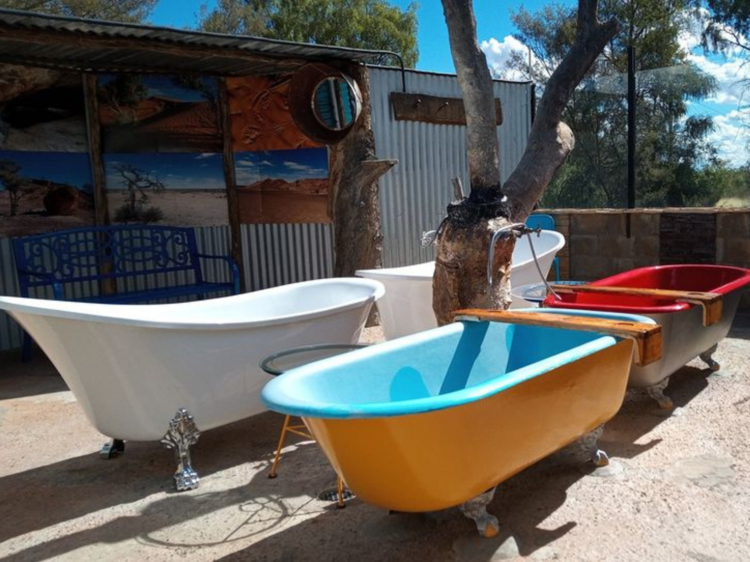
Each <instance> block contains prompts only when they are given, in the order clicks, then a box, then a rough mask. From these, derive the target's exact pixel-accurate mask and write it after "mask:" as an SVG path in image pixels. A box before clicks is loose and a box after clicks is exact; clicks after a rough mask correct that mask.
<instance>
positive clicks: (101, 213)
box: [81, 72, 117, 295]
mask: <svg viewBox="0 0 750 562" xmlns="http://www.w3.org/2000/svg"><path fill="white" fill-rule="evenodd" d="M81 77H82V79H83V99H84V104H85V106H86V132H87V134H88V144H89V161H90V163H91V185H92V190H93V193H92V195H93V197H94V221H95V222H96V225H97V226H104V225H108V224H109V222H110V221H109V203H108V202H107V185H106V180H105V178H106V174H105V170H104V158H103V156H102V152H103V147H102V129H101V123H100V122H99V99H98V97H97V95H96V89H97V82H96V74H92V73H90V72H85V73H83V74H82V75H81ZM97 236H98V241H99V248H104V249H106V248H108V247H109V241H108V240H106V239H104V237H106V236H107V235H106V234H103V233H100V234H98V235H97ZM104 252H105V253H103V254H102V255H99V256H98V257H97V266H98V268H99V273H100V274H101V275H106V274H107V273H110V272H111V271H112V260H111V256H110V255H109V254H108V253H106V252H107V250H104ZM101 253H102V252H101V251H100V254H101ZM99 291H101V293H102V294H103V295H113V294H115V293H116V292H117V283H116V281H115V280H114V279H106V278H105V279H100V280H99Z"/></svg>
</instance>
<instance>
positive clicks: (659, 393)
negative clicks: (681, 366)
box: [646, 377, 674, 410]
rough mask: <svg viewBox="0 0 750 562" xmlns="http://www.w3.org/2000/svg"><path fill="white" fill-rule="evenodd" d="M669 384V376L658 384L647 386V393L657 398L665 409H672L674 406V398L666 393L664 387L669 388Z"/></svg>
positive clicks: (660, 405)
mask: <svg viewBox="0 0 750 562" xmlns="http://www.w3.org/2000/svg"><path fill="white" fill-rule="evenodd" d="M668 384H669V377H667V378H665V379H664V380H663V381H661V382H660V383H658V384H655V385H653V386H647V387H646V394H648V395H649V396H650V397H651V398H653V399H654V400H656V401H657V402H658V403H659V407H660V408H662V409H664V410H671V409H672V408H674V403H673V402H672V399H671V398H670V397H669V396H667V395H665V394H664V389H665V388H667V385H668Z"/></svg>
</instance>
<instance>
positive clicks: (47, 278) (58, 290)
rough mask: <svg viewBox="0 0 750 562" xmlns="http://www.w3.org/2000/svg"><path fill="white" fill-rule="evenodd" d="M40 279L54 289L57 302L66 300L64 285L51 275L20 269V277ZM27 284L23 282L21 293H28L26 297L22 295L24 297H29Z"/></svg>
mask: <svg viewBox="0 0 750 562" xmlns="http://www.w3.org/2000/svg"><path fill="white" fill-rule="evenodd" d="M23 276H26V277H38V278H39V279H42V280H43V281H44V282H45V283H46V284H47V285H50V286H51V287H52V292H53V293H54V295H55V300H58V301H62V300H65V298H64V293H63V287H62V284H61V283H60V282H59V281H58V280H57V279H56V278H55V277H54V276H53V275H50V274H49V273H40V272H38V271H29V270H27V269H19V270H18V277H19V278H20V277H23ZM25 285H26V283H23V282H21V291H22V293H26V294H25V295H23V294H22V296H24V297H28V296H29V294H28V293H29V291H28V287H26V286H25Z"/></svg>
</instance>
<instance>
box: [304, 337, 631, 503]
mask: <svg viewBox="0 0 750 562" xmlns="http://www.w3.org/2000/svg"><path fill="white" fill-rule="evenodd" d="M632 354H633V343H632V342H631V341H629V340H621V341H619V342H618V343H617V344H616V345H614V346H612V347H608V348H606V349H604V350H601V351H598V352H596V353H594V354H592V355H589V356H586V357H583V358H581V359H579V360H577V361H575V362H573V363H569V364H565V365H563V366H561V367H558V368H556V369H553V370H550V371H548V372H546V373H544V374H542V375H539V376H536V377H534V378H531V379H529V380H526V381H524V382H522V383H520V384H518V385H516V386H513V387H511V388H509V389H506V390H504V391H503V392H499V393H497V394H494V395H492V396H489V397H487V398H484V399H482V400H479V401H476V402H470V403H467V404H464V405H461V406H457V407H453V408H447V409H443V410H438V411H433V412H428V413H421V414H412V415H402V416H394V417H379V418H366V419H330V418H304V421H305V423H306V424H307V426H308V427H309V428H310V430H311V431H312V433H313V434H314V436H315V438H316V439H317V441H318V443H319V444H320V446H321V447H322V448H323V450H324V451H325V453H326V455H327V456H328V459H329V460H330V462H331V464H332V465H333V467H334V468H335V470H336V471H337V472H338V474H339V476H341V477H342V478H343V479H344V480H345V482H346V484H347V486H348V487H349V488H350V489H351V490H352V491H353V492H354V493H355V494H357V496H358V497H360V498H361V499H362V500H364V501H366V502H368V503H371V504H373V505H376V506H380V507H382V508H386V509H392V510H397V511H405V512H423V511H433V510H438V509H444V508H448V507H452V506H456V505H459V504H461V503H463V502H465V501H467V500H469V499H471V498H473V497H475V496H477V495H479V494H481V493H482V492H484V491H485V490H488V489H489V488H492V487H493V486H496V485H497V484H499V483H500V482H502V481H504V480H505V479H507V478H509V477H511V476H513V475H514V474H516V473H517V472H520V471H521V470H523V469H524V468H526V467H527V466H530V465H531V464H533V463H535V462H537V461H538V460H540V459H542V458H543V457H545V456H547V455H549V454H551V453H553V452H555V451H557V450H559V449H560V448H562V447H564V446H565V445H568V444H569V443H571V442H573V441H575V440H576V439H578V438H579V437H581V436H583V435H585V434H586V433H588V432H589V431H592V430H594V429H595V428H597V427H598V426H599V425H601V424H603V423H605V422H606V421H608V420H609V419H611V418H612V417H613V416H614V415H615V413H616V412H617V411H618V409H619V408H620V406H621V404H622V400H623V397H624V393H625V387H626V385H627V381H628V373H629V370H630V364H631V357H632Z"/></svg>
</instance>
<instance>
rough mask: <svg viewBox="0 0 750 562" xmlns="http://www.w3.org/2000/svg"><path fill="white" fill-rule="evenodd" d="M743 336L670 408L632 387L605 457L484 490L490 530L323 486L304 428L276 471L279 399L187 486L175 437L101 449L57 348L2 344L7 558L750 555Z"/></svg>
mask: <svg viewBox="0 0 750 562" xmlns="http://www.w3.org/2000/svg"><path fill="white" fill-rule="evenodd" d="M379 337H380V336H379V333H378V331H377V328H376V329H370V330H369V331H368V334H367V338H368V339H369V340H370V341H377V340H378V339H379ZM749 339H750V318H748V317H743V318H739V319H738V320H737V321H736V322H735V327H734V330H733V332H732V334H731V335H730V337H729V338H728V339H726V340H725V341H724V342H723V343H722V345H721V346H720V348H719V352H718V353H717V355H716V358H717V359H718V360H719V361H720V362H721V363H722V365H723V368H722V370H721V371H720V373H717V374H711V375H710V376H709V374H708V372H707V371H706V370H704V367H703V365H702V364H700V363H699V362H697V361H696V362H693V363H691V364H690V365H689V366H687V367H685V368H683V369H682V370H681V371H680V372H679V373H678V374H676V375H675V376H674V377H673V378H672V382H671V384H670V386H669V388H668V389H667V394H668V395H670V396H671V398H672V399H673V400H674V402H675V405H676V408H675V409H674V410H673V411H672V412H665V411H661V410H659V408H658V407H657V406H656V404H655V403H654V402H653V401H651V400H650V399H648V398H647V397H646V396H645V395H644V394H642V393H638V392H632V391H631V392H629V393H628V396H627V397H626V401H625V403H624V405H623V408H622V410H621V411H620V413H619V414H618V415H617V416H616V417H615V418H614V419H613V420H612V421H611V422H610V423H608V424H607V427H606V431H605V433H604V436H603V439H602V441H601V444H602V445H603V448H604V449H606V450H607V451H608V452H609V454H610V456H611V457H612V463H611V465H610V466H609V467H607V468H603V469H598V470H596V471H594V469H593V468H592V466H591V465H587V464H584V463H583V462H582V460H581V459H580V457H579V455H578V453H577V449H575V448H569V449H567V450H564V451H562V452H560V453H558V454H555V455H553V456H552V457H549V458H547V459H545V460H544V461H542V462H540V463H538V464H536V465H534V466H532V467H530V468H529V469H527V470H525V471H523V472H522V473H520V474H518V475H516V476H515V477H513V478H511V479H509V480H508V481H506V482H504V483H503V484H502V485H501V486H500V487H499V488H498V492H497V494H496V496H495V499H494V500H493V502H492V503H491V505H490V507H489V511H490V512H491V513H493V514H495V515H496V516H497V517H498V518H499V519H500V523H501V526H502V534H501V536H500V537H498V538H495V539H481V538H479V537H478V536H477V535H476V531H475V529H474V526H473V524H472V522H470V521H469V520H468V519H465V518H464V517H463V516H462V515H461V514H460V513H459V512H458V511H457V510H448V511H445V512H440V513H436V514H428V515H421V514H419V515H404V514H391V515H389V514H388V513H387V512H385V511H383V510H381V509H378V508H375V507H372V506H369V505H367V504H364V503H363V502H361V501H360V500H358V499H353V500H351V501H350V502H349V503H348V505H347V507H346V509H343V510H338V509H335V508H334V507H333V506H332V505H331V504H329V503H326V502H323V501H320V500H318V499H316V495H317V494H318V492H320V491H321V490H323V489H325V488H327V487H330V486H332V485H333V484H334V483H335V475H334V473H333V471H332V469H331V468H330V467H329V466H328V464H327V462H326V460H325V458H324V456H323V454H322V453H321V451H320V449H319V448H318V447H317V446H316V445H315V444H314V443H312V442H309V441H301V440H296V442H295V440H294V438H293V439H292V440H291V441H290V445H289V446H288V447H287V448H286V449H285V455H284V458H283V460H282V463H281V466H280V470H279V477H278V478H277V479H275V480H270V479H268V478H267V477H266V474H267V471H268V468H269V465H270V461H271V459H272V454H273V451H274V447H275V442H276V439H277V437H278V432H279V429H280V426H281V423H282V418H281V416H279V415H277V414H273V413H266V414H262V415H260V416H255V417H253V418H249V419H247V420H244V421H241V422H238V423H235V424H232V425H230V426H225V427H223V428H219V429H215V430H212V431H208V432H206V433H205V434H204V435H203V436H202V437H201V439H200V442H199V443H198V445H197V446H196V447H195V448H194V456H193V462H194V465H195V467H196V468H197V469H198V470H199V472H200V473H201V475H202V478H203V480H202V482H201V487H200V489H198V490H194V491H191V492H183V493H175V492H173V491H172V488H171V472H172V470H173V463H172V456H171V453H170V452H169V451H166V450H163V449H162V448H161V447H160V446H159V445H157V444H154V443H128V445H127V451H126V452H125V454H124V455H123V456H121V457H118V458H116V459H114V460H110V461H103V460H100V459H99V458H98V456H97V451H98V449H99V447H100V445H101V444H102V442H103V441H104V438H103V437H102V436H101V435H100V434H98V433H97V432H96V431H94V430H93V429H92V428H91V427H90V426H89V424H88V423H87V421H86V420H85V418H84V416H83V414H82V413H81V410H80V408H79V407H78V405H77V404H76V402H75V400H74V398H73V396H72V394H71V393H70V392H69V391H68V390H67V388H66V386H65V384H64V383H63V382H62V380H61V379H60V378H59V377H58V376H57V375H56V373H55V372H54V370H53V369H52V368H51V367H50V365H49V364H48V363H47V362H46V361H45V360H44V359H43V358H41V357H39V356H37V357H36V358H35V359H34V361H32V363H30V364H28V365H21V364H20V363H19V361H18V357H17V354H4V355H2V356H0V506H1V509H0V560H3V561H5V562H21V561H41V560H63V561H68V560H71V561H72V560H76V561H79V560H97V561H106V560H149V561H151V560H153V561H157V560H158V561H162V560H164V561H167V560H170V561H171V560H189V561H193V560H195V561H203V560H229V561H235V560H237V561H241V560H249V561H297V560H300V561H308V560H309V561H318V560H320V561H332V560H333V561H338V560H341V561H350V560H356V561H357V562H369V561H406V560H408V561H439V562H442V561H446V562H448V561H451V562H490V561H493V560H501V559H517V560H563V561H571V562H578V561H581V562H585V561H597V562H598V561H602V560H617V561H620V560H622V561H638V562H642V561H650V560H670V561H683V560H684V561H698V562H719V561H746V560H750V381H749V380H748V359H749V358H750V341H748V340H749ZM466 461H467V462H471V459H467V460H466Z"/></svg>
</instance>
